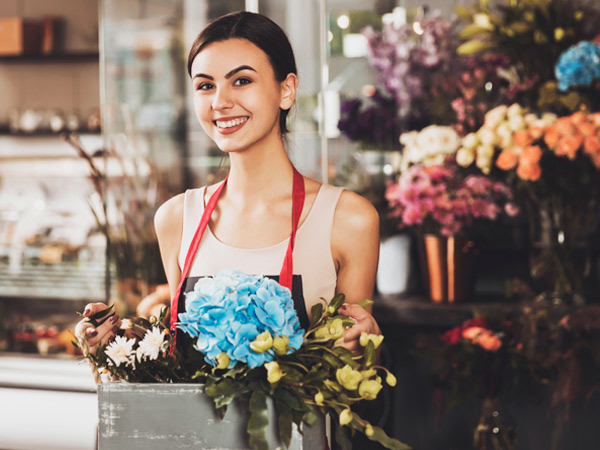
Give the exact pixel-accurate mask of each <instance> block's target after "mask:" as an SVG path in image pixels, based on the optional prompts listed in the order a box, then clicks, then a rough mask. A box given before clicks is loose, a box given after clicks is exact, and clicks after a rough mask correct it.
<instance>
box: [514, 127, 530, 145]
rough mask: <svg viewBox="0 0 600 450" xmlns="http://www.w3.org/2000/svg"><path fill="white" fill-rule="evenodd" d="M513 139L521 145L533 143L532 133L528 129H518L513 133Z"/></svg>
mask: <svg viewBox="0 0 600 450" xmlns="http://www.w3.org/2000/svg"><path fill="white" fill-rule="evenodd" d="M513 139H514V141H515V144H516V145H518V146H519V147H526V146H528V145H529V144H531V141H532V138H531V135H530V134H529V131H528V130H519V131H516V132H515V134H514V135H513Z"/></svg>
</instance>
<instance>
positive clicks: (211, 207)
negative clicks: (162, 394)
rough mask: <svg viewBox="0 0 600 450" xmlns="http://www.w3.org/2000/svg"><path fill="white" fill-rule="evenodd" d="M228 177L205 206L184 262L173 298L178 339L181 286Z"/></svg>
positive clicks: (172, 310)
mask: <svg viewBox="0 0 600 450" xmlns="http://www.w3.org/2000/svg"><path fill="white" fill-rule="evenodd" d="M227 178H229V175H227V177H225V179H224V180H223V182H222V183H221V184H220V185H219V187H218V188H217V190H216V191H215V192H214V193H213V195H211V197H210V199H209V200H208V203H207V205H206V208H204V212H203V213H202V218H201V219H200V223H199V224H198V228H196V232H195V233H194V237H193V238H192V242H191V244H190V248H189V249H188V251H187V254H186V255H185V262H184V264H183V269H182V271H181V279H180V280H179V286H177V291H175V295H174V296H173V299H172V300H171V332H172V333H173V339H174V340H176V339H177V335H176V333H175V323H176V322H177V310H178V308H179V297H180V296H181V287H182V286H183V283H184V281H185V279H186V278H187V276H188V274H189V273H190V268H191V267H192V262H193V261H194V256H195V255H196V250H198V246H199V245H200V241H201V240H202V236H203V235H204V230H206V227H207V226H208V222H209V220H210V216H211V214H212V212H213V210H214V209H215V205H216V204H217V200H218V199H219V196H220V195H221V192H223V188H224V187H225V183H227Z"/></svg>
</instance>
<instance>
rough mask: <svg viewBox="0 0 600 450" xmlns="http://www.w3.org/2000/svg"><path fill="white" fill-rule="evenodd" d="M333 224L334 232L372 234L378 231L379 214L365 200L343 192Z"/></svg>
mask: <svg viewBox="0 0 600 450" xmlns="http://www.w3.org/2000/svg"><path fill="white" fill-rule="evenodd" d="M333 223H334V230H335V231H342V232H348V233H365V232H373V230H379V214H378V213H377V210H376V209H375V207H374V206H373V205H372V204H371V202H370V201H368V200H367V199H366V198H364V197H361V196H360V195H358V194H356V193H355V192H352V191H349V190H344V191H343V192H342V195H341V196H340V200H339V202H338V204H337V207H336V210H335V217H334V222H333ZM355 237H356V236H355Z"/></svg>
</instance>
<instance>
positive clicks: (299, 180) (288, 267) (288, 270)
mask: <svg viewBox="0 0 600 450" xmlns="http://www.w3.org/2000/svg"><path fill="white" fill-rule="evenodd" d="M304 198H305V192H304V178H303V177H302V175H300V172H298V171H297V170H296V168H295V167H294V189H293V191H292V234H291V235H290V242H289V244H288V249H287V252H286V253H285V259H284V260H283V267H282V268H281V272H280V273H279V284H281V285H282V286H285V287H287V288H288V289H289V290H290V291H291V290H292V280H293V278H294V258H293V252H294V244H295V242H296V231H297V230H298V223H299V222H300V215H301V214H302V209H303V208H304Z"/></svg>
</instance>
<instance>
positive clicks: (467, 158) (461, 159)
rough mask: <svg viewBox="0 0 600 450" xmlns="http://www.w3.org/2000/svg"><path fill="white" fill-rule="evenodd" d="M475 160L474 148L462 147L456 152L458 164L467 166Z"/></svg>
mask: <svg viewBox="0 0 600 450" xmlns="http://www.w3.org/2000/svg"><path fill="white" fill-rule="evenodd" d="M474 160H475V149H473V148H468V147H463V148H461V149H459V150H458V152H456V162H457V163H458V165H459V166H462V167H468V166H470V165H471V164H473V161H474Z"/></svg>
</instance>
